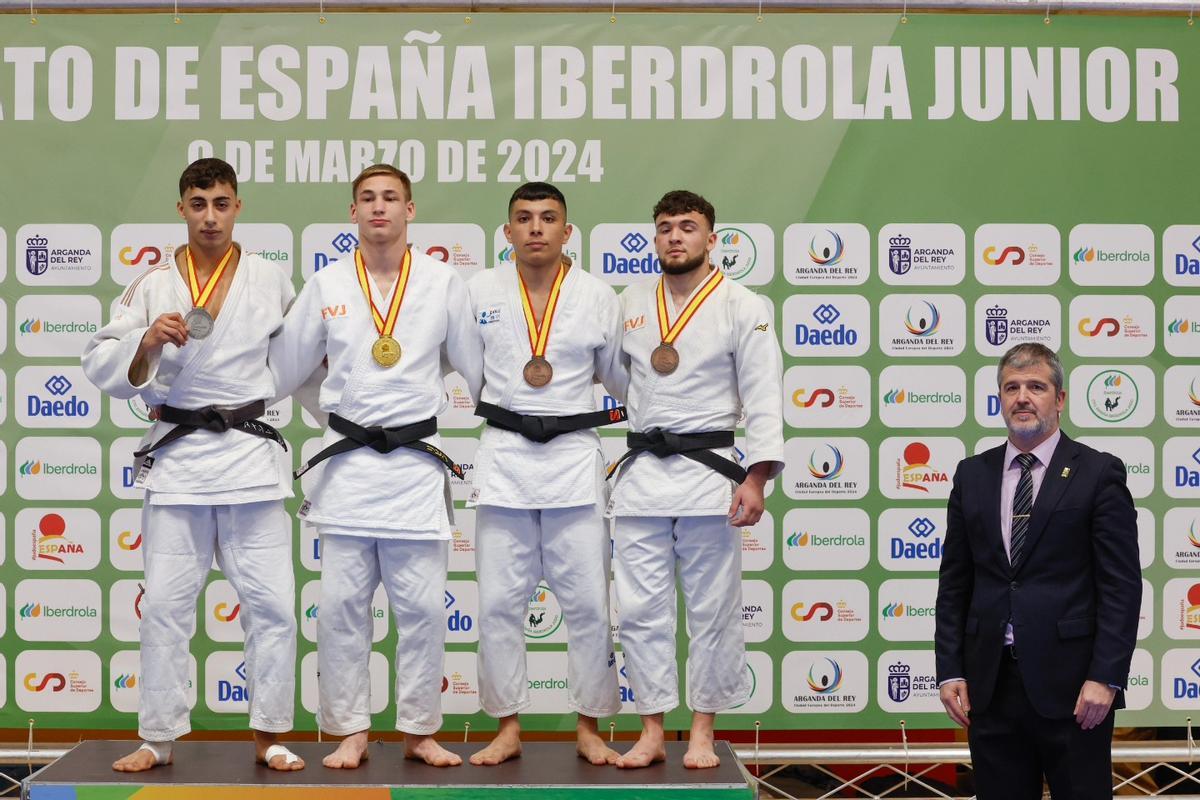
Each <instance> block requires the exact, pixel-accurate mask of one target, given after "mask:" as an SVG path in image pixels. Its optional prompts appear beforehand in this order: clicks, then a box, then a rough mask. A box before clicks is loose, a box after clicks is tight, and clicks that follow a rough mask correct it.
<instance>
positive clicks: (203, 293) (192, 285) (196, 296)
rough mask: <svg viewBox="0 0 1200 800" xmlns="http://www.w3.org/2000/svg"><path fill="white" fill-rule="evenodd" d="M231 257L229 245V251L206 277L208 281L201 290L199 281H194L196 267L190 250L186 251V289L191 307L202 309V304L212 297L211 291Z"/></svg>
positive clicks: (231, 252)
mask: <svg viewBox="0 0 1200 800" xmlns="http://www.w3.org/2000/svg"><path fill="white" fill-rule="evenodd" d="M232 257H233V245H229V249H228V250H226V251H225V255H224V256H223V257H222V258H221V262H220V263H219V264H217V268H216V269H214V270H213V271H212V275H209V276H208V281H207V282H206V283H205V284H204V288H203V289H201V288H200V281H199V280H197V279H196V265H195V264H193V263H192V248H190V247H189V248H188V249H187V271H188V289H190V290H191V292H192V305H193V306H195V307H196V308H204V304H205V303H207V302H208V299H209V298H210V297H212V293H213V290H214V289H216V288H217V282H218V281H220V280H221V275H223V274H224V273H225V267H227V266H229V259H230V258H232Z"/></svg>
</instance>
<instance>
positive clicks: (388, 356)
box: [354, 249, 412, 368]
mask: <svg viewBox="0 0 1200 800" xmlns="http://www.w3.org/2000/svg"><path fill="white" fill-rule="evenodd" d="M411 267H412V252H411V251H409V250H405V251H404V260H403V261H401V262H400V274H399V275H398V276H397V277H396V283H395V284H393V285H392V297H391V300H390V301H389V303H388V311H387V316H386V317H385V316H384V315H383V314H380V313H379V309H378V308H376V307H375V300H374V299H373V298H372V297H371V285H370V283H369V282H368V281H367V265H366V264H365V263H363V258H362V252H361V251H359V250H357V249H356V250H355V251H354V268H355V270H356V271H357V273H358V285H359V288H361V289H362V291H363V294H364V295H365V296H366V298H367V303H368V305H370V306H371V321H372V322H374V323H375V330H376V331H378V332H379V338H378V339H376V340H375V343H374V344H372V345H371V357H372V358H374V359H375V363H376V364H378V365H379V366H381V367H384V368H387V367H394V366H395V365H396V363H397V362H399V361H400V353H401V350H400V343H399V342H397V341H396V340H395V339H394V338H392V331H393V330H395V329H396V320H397V318H399V316H400V304H401V303H403V302H404V293H405V290H407V289H408V276H409V272H410V271H411Z"/></svg>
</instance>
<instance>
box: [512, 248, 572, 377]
mask: <svg viewBox="0 0 1200 800" xmlns="http://www.w3.org/2000/svg"><path fill="white" fill-rule="evenodd" d="M566 276H567V268H566V266H565V265H564V264H561V263H560V264H559V265H558V275H557V276H556V277H555V278H554V285H553V286H551V287H550V296H549V297H547V298H546V307H545V308H544V309H542V324H541V325H538V324H537V320H536V319H534V316H533V305H532V304H531V303H530V302H529V290H528V289H526V288H525V281H524V280H523V279H522V278H521V273H520V272H517V282H518V283H519V284H520V285H521V307H522V308H523V309H524V310H525V327H526V328H527V329H528V330H529V349H530V351H531V352H532V353H533V357H534V358H545V357H546V346H547V345H548V344H549V343H550V326H551V325H552V324H553V322H554V309H555V308H557V307H558V295H559V293H560V292H561V291H562V285H563V279H564V278H566Z"/></svg>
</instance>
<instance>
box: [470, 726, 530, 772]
mask: <svg viewBox="0 0 1200 800" xmlns="http://www.w3.org/2000/svg"><path fill="white" fill-rule="evenodd" d="M520 755H521V740H520V739H518V738H516V737H513V736H507V735H505V734H503V733H502V734H499V735H498V736H496V738H495V739H492V741H491V743H490V744H488V746H487V747H485V748H483V749H482V750H480V751H479V752H478V753H475V754H474V755H472V756H471V758H470V759H469V761H470V762H471V763H472V764H474V765H475V766H477V767H494V766H495V765H496V764H501V763H503V762H505V761H508V760H509V759H510V758H518V757H519V756H520Z"/></svg>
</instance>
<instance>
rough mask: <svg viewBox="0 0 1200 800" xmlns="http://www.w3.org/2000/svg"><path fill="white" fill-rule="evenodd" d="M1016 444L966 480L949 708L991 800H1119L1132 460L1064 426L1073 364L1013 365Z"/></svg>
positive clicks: (1134, 590) (951, 564) (1131, 567)
mask: <svg viewBox="0 0 1200 800" xmlns="http://www.w3.org/2000/svg"><path fill="white" fill-rule="evenodd" d="M998 377H999V386H1000V408H1001V413H1002V415H1003V417H1004V422H1005V425H1006V426H1007V428H1008V442H1007V443H1006V444H1005V445H1004V446H1002V447H996V448H993V449H991V450H988V451H987V452H985V453H982V454H980V455H977V456H974V457H972V458H967V459H964V460H963V461H962V462H961V463H960V464H959V465H958V471H957V472H956V473H955V475H954V488H953V491H952V492H951V494H950V502H949V506H948V509H947V529H946V543H945V549H944V551H943V554H942V567H941V575H940V577H939V579H938V597H937V629H936V634H935V645H934V647H935V650H936V654H937V677H938V684H939V686H940V692H941V700H942V704H943V705H944V706H945V707H946V712H947V713H948V714H949V715H950V718H951V719H953V720H954V721H955V722H956V723H958V724H959V725H961V726H962V727H964V728H966V729H967V739H968V742H969V743H970V747H971V760H972V762H973V765H974V769H975V780H976V789H977V791H978V796H979V800H990V799H991V798H1003V800H1021V799H1022V798H1031V799H1032V798H1040V797H1041V794H1042V778H1043V775H1044V776H1045V778H1046V780H1047V782H1048V783H1049V784H1050V791H1051V793H1052V795H1053V796H1054V798H1055V800H1064V799H1065V798H1072V799H1074V800H1083V799H1084V798H1088V799H1089V800H1090V798H1101V797H1103V798H1111V797H1112V782H1111V774H1110V767H1111V761H1112V756H1111V745H1112V729H1113V716H1114V712H1115V710H1116V709H1118V708H1122V707H1124V698H1123V694H1122V692H1123V689H1124V686H1125V681H1126V679H1127V677H1128V675H1129V662H1130V659H1131V658H1132V656H1133V647H1134V643H1135V641H1136V637H1137V626H1138V611H1139V608H1140V604H1141V594H1142V589H1141V576H1140V569H1139V567H1138V546H1137V514H1136V512H1135V511H1134V507H1133V499H1132V498H1131V497H1130V494H1129V490H1128V488H1126V486H1125V466H1124V464H1122V463H1121V461H1120V459H1118V458H1116V457H1115V456H1112V455H1109V454H1108V453H1101V452H1098V451H1096V450H1093V449H1092V448H1090V447H1087V446H1085V445H1082V444H1080V443H1079V442H1075V441H1072V440H1071V439H1069V438H1068V437H1067V436H1066V435H1065V434H1063V433H1062V432H1061V431H1060V430H1059V427H1058V420H1059V415H1060V414H1061V413H1062V409H1063V402H1064V401H1065V400H1066V392H1064V391H1063V370H1062V364H1061V362H1060V361H1059V360H1058V356H1057V355H1056V354H1055V353H1054V351H1052V350H1050V349H1049V348H1047V347H1044V346H1042V345H1038V344H1021V345H1017V346H1016V347H1013V348H1012V349H1011V350H1009V351H1008V352H1007V353H1005V354H1004V357H1003V358H1002V359H1001V361H1000V368H999V371H998Z"/></svg>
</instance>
